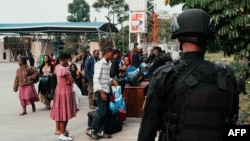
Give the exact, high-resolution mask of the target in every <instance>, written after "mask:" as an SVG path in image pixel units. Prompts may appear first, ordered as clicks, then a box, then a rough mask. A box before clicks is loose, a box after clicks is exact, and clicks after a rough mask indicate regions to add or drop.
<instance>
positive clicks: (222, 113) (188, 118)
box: [159, 61, 234, 141]
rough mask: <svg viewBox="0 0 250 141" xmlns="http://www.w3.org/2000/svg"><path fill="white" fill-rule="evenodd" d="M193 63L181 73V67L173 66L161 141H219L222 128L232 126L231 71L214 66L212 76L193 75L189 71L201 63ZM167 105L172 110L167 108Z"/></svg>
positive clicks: (221, 135) (219, 65)
mask: <svg viewBox="0 0 250 141" xmlns="http://www.w3.org/2000/svg"><path fill="white" fill-rule="evenodd" d="M195 62H196V63H195V64H192V65H190V67H189V68H186V69H184V71H182V73H180V74H179V72H180V70H181V69H183V67H179V68H177V67H175V65H174V69H175V70H176V79H175V82H174V87H172V90H171V91H170V93H169V94H168V96H167V100H166V105H165V112H164V113H165V114H164V117H163V120H162V121H163V124H162V125H164V126H163V128H162V132H161V134H160V137H159V140H160V141H166V140H168V141H182V140H185V141H220V140H223V128H224V127H225V125H226V124H229V123H231V119H232V118H231V114H232V103H233V102H232V101H233V93H234V92H233V89H232V88H233V87H234V86H233V84H232V81H231V80H230V78H229V76H230V72H229V71H228V69H227V68H226V66H224V65H223V64H221V63H215V64H214V68H215V71H214V73H212V74H207V75H198V76H196V75H194V74H193V73H192V72H193V70H195V68H196V67H198V66H199V64H201V63H202V61H195ZM182 66H185V65H182ZM170 106H171V107H172V109H173V110H171V111H170V110H169V109H167V108H166V107H170ZM232 120H233V119H232Z"/></svg>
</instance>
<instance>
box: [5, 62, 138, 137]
mask: <svg viewBox="0 0 250 141" xmlns="http://www.w3.org/2000/svg"><path fill="white" fill-rule="evenodd" d="M17 68H18V64H17V63H0V95H1V98H0V133H1V135H0V140H2V141H56V140H57V135H54V130H55V123H54V121H53V120H51V119H50V118H49V114H50V111H48V110H46V109H45V108H44V105H43V104H41V103H40V102H37V103H36V107H37V111H36V112H35V113H33V112H32V109H31V106H28V107H27V112H28V114H27V115H25V116H19V113H21V106H20V104H19V99H18V94H17V93H14V92H13V83H14V78H15V72H16V69H17ZM89 111H90V110H89V109H88V99H87V97H86V96H83V97H81V103H80V111H79V112H78V113H77V117H76V118H74V119H72V120H70V121H69V124H68V130H69V131H70V134H72V136H73V137H74V141H88V140H91V139H90V138H89V137H88V136H87V135H86V134H85V130H86V128H87V113H88V112H89ZM140 120H141V119H140V118H127V120H126V121H125V122H124V125H123V130H122V131H121V132H119V133H116V134H114V135H113V138H112V139H101V140H103V141H105V140H107V141H136V139H137V134H138V130H139V125H140Z"/></svg>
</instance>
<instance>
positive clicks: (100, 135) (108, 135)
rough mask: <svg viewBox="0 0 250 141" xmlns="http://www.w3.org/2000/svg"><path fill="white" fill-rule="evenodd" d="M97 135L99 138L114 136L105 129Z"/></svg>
mask: <svg viewBox="0 0 250 141" xmlns="http://www.w3.org/2000/svg"><path fill="white" fill-rule="evenodd" d="M97 135H98V137H99V138H109V139H110V138H112V136H111V135H110V134H106V133H104V132H103V131H102V132H98V133H97Z"/></svg>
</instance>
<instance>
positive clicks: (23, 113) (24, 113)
mask: <svg viewBox="0 0 250 141" xmlns="http://www.w3.org/2000/svg"><path fill="white" fill-rule="evenodd" d="M26 114H27V112H22V113H21V114H19V116H23V115H26Z"/></svg>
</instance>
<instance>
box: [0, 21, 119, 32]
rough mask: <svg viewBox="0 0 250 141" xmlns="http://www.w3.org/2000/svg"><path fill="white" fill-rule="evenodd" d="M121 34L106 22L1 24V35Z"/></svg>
mask: <svg viewBox="0 0 250 141" xmlns="http://www.w3.org/2000/svg"><path fill="white" fill-rule="evenodd" d="M109 27H111V29H112V32H119V31H118V29H117V28H116V27H115V26H114V25H113V24H110V25H109V23H105V22H54V23H2V24H1V23H0V33H23V34H29V33H97V32H109Z"/></svg>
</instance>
